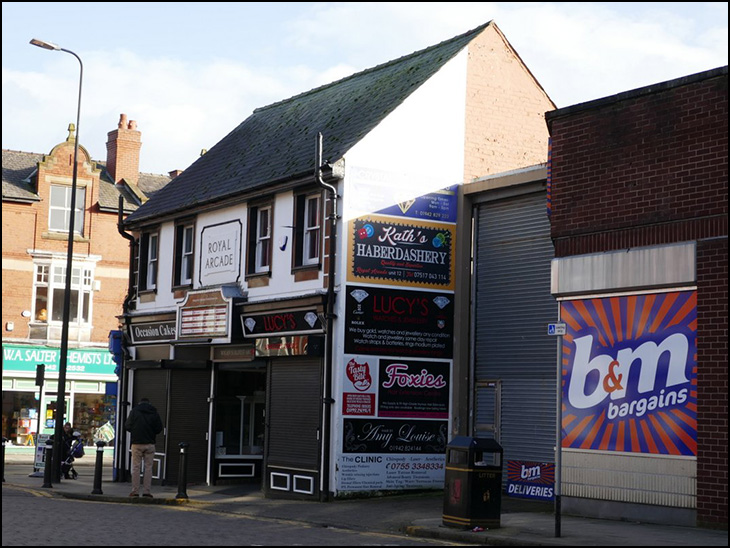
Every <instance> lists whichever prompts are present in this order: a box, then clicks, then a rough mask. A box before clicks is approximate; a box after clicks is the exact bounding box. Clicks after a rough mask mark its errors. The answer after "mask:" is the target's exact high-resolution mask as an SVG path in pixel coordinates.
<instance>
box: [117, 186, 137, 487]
mask: <svg viewBox="0 0 730 548" xmlns="http://www.w3.org/2000/svg"><path fill="white" fill-rule="evenodd" d="M123 217H124V198H123V197H122V195H121V194H120V195H119V213H118V217H117V230H118V231H119V234H121V235H122V237H123V238H124V239H126V240H128V241H129V284H128V286H127V296H126V297H124V303H123V304H122V311H123V315H124V324H125V326H126V329H125V330H124V331H123V332H122V356H123V361H122V368H121V369H122V382H121V389H120V394H117V408H118V410H119V411H118V413H117V450H118V457H116V461H117V470H118V473H117V476H116V480H117V481H122V482H126V481H127V459H126V454H127V447H126V444H127V435H126V432H125V431H124V428H123V427H124V421H125V419H126V417H127V409H128V407H129V402H128V401H127V390H128V387H127V384H128V383H129V373H128V372H127V367H126V361H127V359H128V358H129V350H128V349H127V345H126V339H125V336H126V334H127V333H130V329H131V328H130V318H129V303H130V302H131V301H132V298H133V297H134V282H133V275H134V256H135V251H136V247H137V240H136V239H135V238H134V236H132V235H131V234H129V233H127V232H125V231H124V219H123ZM120 396H121V398H122V400H121V401H120V400H119V398H120ZM114 454H115V455H116V454H117V451H115V452H114Z"/></svg>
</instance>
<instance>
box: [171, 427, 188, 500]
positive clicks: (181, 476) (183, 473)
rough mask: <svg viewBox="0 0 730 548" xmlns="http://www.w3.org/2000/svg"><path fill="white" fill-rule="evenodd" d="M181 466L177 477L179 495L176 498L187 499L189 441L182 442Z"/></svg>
mask: <svg viewBox="0 0 730 548" xmlns="http://www.w3.org/2000/svg"><path fill="white" fill-rule="evenodd" d="M179 445H180V467H179V470H178V479H177V495H175V498H176V499H187V498H188V493H187V483H188V452H187V448H188V447H189V446H190V444H189V443H187V442H184V441H181V442H180V444H179Z"/></svg>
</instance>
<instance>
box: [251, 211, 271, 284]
mask: <svg viewBox="0 0 730 548" xmlns="http://www.w3.org/2000/svg"><path fill="white" fill-rule="evenodd" d="M264 213H265V215H264ZM271 214H272V207H271V206H270V205H266V206H261V207H259V208H258V209H257V212H256V269H255V271H256V273H257V274H260V273H263V272H269V271H270V270H271V258H272V250H271Z"/></svg>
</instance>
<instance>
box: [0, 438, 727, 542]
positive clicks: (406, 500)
mask: <svg viewBox="0 0 730 548" xmlns="http://www.w3.org/2000/svg"><path fill="white" fill-rule="evenodd" d="M94 453H95V451H94V450H93V449H92V450H91V451H87V453H86V457H85V458H83V459H78V460H77V461H76V463H75V468H76V470H77V472H78V474H79V476H78V479H76V480H62V481H61V482H59V483H56V484H53V486H52V487H50V488H49V487H45V488H44V487H43V484H44V479H43V477H42V475H41V476H40V477H32V473H33V458H32V454H30V453H27V452H26V453H13V452H6V456H5V467H4V472H5V474H4V478H3V481H4V482H3V487H4V488H5V487H6V486H7V487H9V488H21V489H29V490H34V491H42V492H44V493H46V494H50V495H51V496H59V497H65V498H71V499H81V500H96V501H103V502H113V503H123V504H176V505H189V506H196V505H197V506H200V507H203V508H205V509H206V510H208V511H216V512H221V513H225V514H231V515H236V514H239V515H246V516H252V517H260V518H266V519H280V520H287V521H290V522H301V523H306V524H308V525H315V526H322V527H338V528H345V529H352V530H357V531H377V532H387V533H403V534H407V535H409V536H412V537H421V538H431V539H442V540H447V541H451V542H454V543H459V544H472V545H475V544H489V545H511V546H727V545H728V533H727V531H726V530H712V529H704V528H699V527H679V526H668V525H654V524H646V523H637V522H633V521H630V519H627V520H623V521H618V520H602V519H591V518H584V517H574V516H565V515H564V516H561V517H560V536H559V537H556V535H555V531H556V518H555V514H554V508H553V504H552V503H545V502H537V501H531V500H525V499H517V498H512V497H506V496H505V497H503V498H502V514H501V519H500V527H499V528H490V529H486V530H482V531H473V530H461V529H455V528H452V527H446V526H444V525H442V514H443V493H442V492H440V491H426V492H419V493H409V494H403V495H389V496H379V497H369V498H361V499H344V500H336V501H333V502H315V501H290V500H281V499H271V498H265V497H264V496H263V494H262V493H261V491H260V489H259V487H258V486H257V485H251V484H242V485H220V486H207V485H188V486H187V488H186V489H185V490H184V492H185V494H187V496H188V498H187V499H178V498H176V496H177V495H178V488H177V487H176V486H161V485H154V484H153V486H152V492H153V494H154V498H151V499H149V498H141V497H138V498H130V497H129V492H130V490H131V488H130V484H129V483H124V482H116V481H113V480H112V464H111V457H110V454H109V453H105V458H104V459H103V471H102V481H101V491H102V493H101V494H92V491H94V490H95V489H94V466H95V461H96V459H95V455H94Z"/></svg>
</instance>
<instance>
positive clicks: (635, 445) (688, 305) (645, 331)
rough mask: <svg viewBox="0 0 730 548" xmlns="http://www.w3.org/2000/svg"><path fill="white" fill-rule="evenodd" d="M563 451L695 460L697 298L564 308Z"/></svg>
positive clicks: (689, 294)
mask: <svg viewBox="0 0 730 548" xmlns="http://www.w3.org/2000/svg"><path fill="white" fill-rule="evenodd" d="M561 319H562V321H564V322H565V323H566V325H567V332H566V336H565V337H564V339H563V356H564V363H565V364H566V365H565V366H564V377H563V381H564V382H563V386H564V388H563V402H564V404H565V405H564V408H563V444H562V445H563V447H565V448H575V449H593V450H601V451H625V452H633V453H654V454H664V455H685V456H694V455H696V454H697V389H696V384H695V383H696V376H697V362H696V355H697V332H696V331H697V293H696V291H683V292H672V293H659V294H649V295H633V296H625V297H610V298H603V299H584V300H575V301H564V302H562V303H561Z"/></svg>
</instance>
